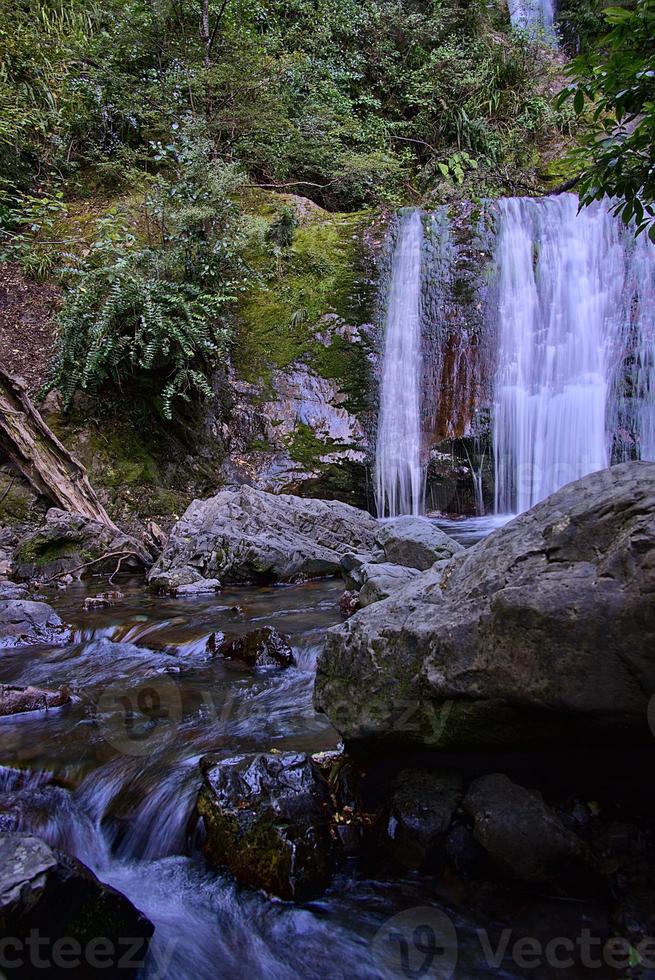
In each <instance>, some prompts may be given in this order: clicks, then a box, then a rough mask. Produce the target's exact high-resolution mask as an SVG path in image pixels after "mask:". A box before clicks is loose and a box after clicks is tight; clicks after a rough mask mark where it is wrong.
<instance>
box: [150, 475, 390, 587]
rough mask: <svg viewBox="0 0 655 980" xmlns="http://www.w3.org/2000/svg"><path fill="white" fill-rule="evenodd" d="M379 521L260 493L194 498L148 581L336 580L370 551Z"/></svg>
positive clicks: (336, 504)
mask: <svg viewBox="0 0 655 980" xmlns="http://www.w3.org/2000/svg"><path fill="white" fill-rule="evenodd" d="M377 529H378V522H377V520H376V519H375V518H374V517H372V516H371V515H370V514H368V513H367V512H366V511H361V510H358V509H357V508H356V507H351V506H349V505H348V504H343V503H341V502H340V501H336V500H313V499H304V498H302V497H294V496H292V495H291V494H277V495H276V494H272V493H265V492H264V491H262V490H255V489H254V488H253V487H249V486H242V487H239V488H238V489H237V490H222V491H221V492H220V493H218V494H216V496H215V497H210V498H209V499H208V500H194V501H193V503H192V504H191V505H190V506H189V508H188V509H187V511H186V513H185V514H184V516H183V517H182V519H181V520H180V521H178V523H177V524H176V525H175V526H174V528H173V530H172V531H171V534H170V537H169V540H168V544H167V546H166V549H165V551H164V553H163V555H162V556H161V558H160V559H159V561H158V562H157V563H156V565H155V566H154V567H153V569H152V571H151V573H150V577H149V580H150V582H151V584H152V585H153V586H154V587H155V588H166V587H167V585H168V584H169V583H170V581H171V576H175V578H176V587H178V588H179V586H180V585H182V584H186V582H190V583H192V582H193V581H194V580H197V577H198V575H200V576H202V577H203V578H215V579H218V580H220V581H221V582H224V583H225V582H237V583H244V582H294V581H302V580H306V579H311V578H319V577H321V576H327V575H335V574H337V573H338V572H339V570H340V564H339V563H340V560H341V558H342V556H343V555H345V554H346V553H348V552H351V551H364V552H368V553H371V552H372V551H373V550H374V537H375V533H376V531H377Z"/></svg>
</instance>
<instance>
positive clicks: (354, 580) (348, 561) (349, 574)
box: [339, 552, 384, 589]
mask: <svg viewBox="0 0 655 980" xmlns="http://www.w3.org/2000/svg"><path fill="white" fill-rule="evenodd" d="M376 557H380V556H376ZM382 557H384V555H383V554H382ZM373 560H375V557H374V556H372V555H356V554H353V553H352V552H350V553H349V554H347V555H344V556H343V558H342V559H341V561H340V562H339V565H340V567H341V577H342V578H343V581H344V584H345V586H346V588H347V589H361V587H362V585H363V584H364V579H363V577H362V574H361V569H362V568H363V567H364V566H365V565H368V563H369V562H370V561H373Z"/></svg>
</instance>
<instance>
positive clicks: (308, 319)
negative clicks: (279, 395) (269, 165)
mask: <svg viewBox="0 0 655 980" xmlns="http://www.w3.org/2000/svg"><path fill="white" fill-rule="evenodd" d="M281 206H288V205H287V204H286V203H285V199H284V198H283V199H282V200H281V201H280V202H279V203H278V204H277V207H274V206H271V211H272V214H271V217H273V219H274V218H275V216H276V215H277V214H279V211H280V207H281ZM369 220H370V219H369V215H368V213H366V212H359V213H355V214H328V213H327V212H322V211H321V212H317V213H315V214H312V215H310V216H309V217H308V218H306V219H305V222H304V223H303V224H301V225H300V226H299V227H298V228H297V229H296V231H295V234H294V239H293V244H292V246H291V247H290V248H279V247H275V246H273V245H272V244H271V243H270V242H266V241H265V240H262V242H261V243H260V244H259V245H258V246H257V248H254V249H253V250H252V251H251V253H250V254H249V255H248V262H249V264H250V266H251V268H252V269H253V270H254V272H255V273H256V274H257V276H258V281H257V283H256V284H255V285H254V286H253V287H252V288H251V289H249V290H248V292H247V293H246V294H245V295H244V296H243V298H242V300H241V302H240V303H239V308H238V311H237V330H236V336H235V342H234V348H233V361H234V365H235V367H236V370H237V372H238V374H239V376H240V377H242V378H244V379H246V380H248V381H258V380H260V379H262V378H264V379H266V378H267V377H269V376H270V370H271V369H274V368H286V367H288V366H289V365H291V364H292V363H293V362H294V361H296V360H297V359H298V358H299V357H302V356H304V355H307V354H311V353H312V350H313V348H314V347H315V346H316V343H317V342H316V341H315V332H316V330H315V328H316V325H317V323H318V321H319V320H320V319H321V317H323V316H324V315H325V314H328V313H336V314H338V315H339V316H342V317H343V318H344V319H345V320H347V321H349V322H361V313H360V311H361V306H362V303H363V301H364V297H365V295H366V285H365V284H364V283H363V281H362V276H361V270H360V260H359V252H360V247H361V235H362V232H363V229H364V228H365V227H366V225H367V224H368V221H369ZM271 223H272V222H271ZM264 238H265V236H264Z"/></svg>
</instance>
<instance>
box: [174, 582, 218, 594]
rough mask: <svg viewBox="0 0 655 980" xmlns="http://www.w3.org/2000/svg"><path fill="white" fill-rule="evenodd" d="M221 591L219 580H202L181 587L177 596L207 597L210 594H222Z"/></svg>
mask: <svg viewBox="0 0 655 980" xmlns="http://www.w3.org/2000/svg"><path fill="white" fill-rule="evenodd" d="M220 590H221V583H220V582H219V580H218V579H217V578H201V579H200V581H199V582H187V583H186V585H180V586H179V587H178V589H177V591H176V593H175V594H176V595H181V596H184V595H186V596H194V595H206V594H207V593H208V592H220Z"/></svg>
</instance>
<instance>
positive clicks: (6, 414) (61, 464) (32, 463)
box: [0, 364, 118, 530]
mask: <svg viewBox="0 0 655 980" xmlns="http://www.w3.org/2000/svg"><path fill="white" fill-rule="evenodd" d="M0 447H2V449H3V450H4V451H5V453H6V454H7V456H8V457H9V459H10V460H11V462H12V463H13V464H14V466H15V467H16V468H17V469H18V470H20V472H21V473H22V474H23V476H24V477H25V478H26V479H27V480H29V482H30V483H31V484H32V486H33V487H34V488H35V489H36V490H37V491H38V492H39V493H41V494H43V496H44V497H48V498H49V499H50V500H52V501H53V502H54V503H55V504H56V505H57V506H58V507H59V508H61V509H62V510H67V511H70V512H71V513H76V514H82V515H83V516H84V517H90V518H92V519H93V520H94V521H99V522H100V523H101V524H104V525H105V526H106V527H109V528H112V529H113V530H118V529H117V528H116V525H115V524H114V522H113V521H112V519H111V518H110V517H109V514H108V513H107V511H106V510H105V508H104V507H103V506H102V504H101V503H100V501H99V500H98V497H97V495H96V492H95V490H94V489H93V487H92V486H91V484H90V483H89V479H88V477H87V475H86V470H85V469H84V467H83V466H82V464H81V463H80V461H79V460H78V459H76V458H75V456H73V455H72V453H70V452H69V451H68V450H67V449H66V447H65V446H64V445H63V444H62V443H61V442H60V441H59V439H58V438H57V436H56V435H55V434H54V432H52V430H51V429H49V428H48V426H47V425H46V424H45V422H44V421H43V419H42V418H41V416H40V414H39V412H38V411H37V410H36V408H35V407H34V405H33V404H32V402H31V401H30V398H29V396H28V394H27V391H26V390H25V386H24V385H23V383H22V381H21V380H20V379H19V378H16V377H14V375H12V374H10V373H9V371H7V370H6V368H5V367H4V366H3V365H2V364H0Z"/></svg>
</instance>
